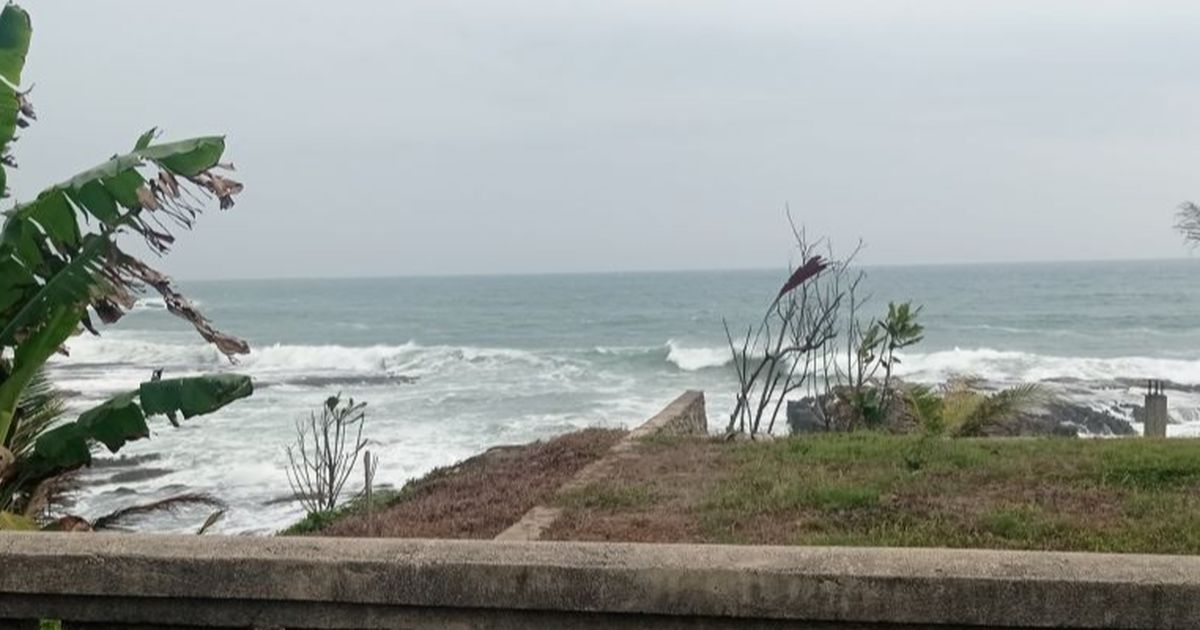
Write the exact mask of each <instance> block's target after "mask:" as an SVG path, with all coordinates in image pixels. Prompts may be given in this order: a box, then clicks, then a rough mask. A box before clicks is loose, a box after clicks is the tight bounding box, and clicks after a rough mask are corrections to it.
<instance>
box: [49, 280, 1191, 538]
mask: <svg viewBox="0 0 1200 630" xmlns="http://www.w3.org/2000/svg"><path fill="white" fill-rule="evenodd" d="M866 272H867V280H866V287H867V289H868V292H870V293H871V294H872V301H871V302H870V305H869V307H868V309H867V310H868V311H869V312H877V313H878V312H883V311H886V307H887V302H888V301H889V300H897V301H902V300H912V301H913V302H914V303H916V304H920V305H922V307H923V310H922V312H921V316H920V319H921V321H922V322H923V323H924V325H925V327H926V338H925V340H924V342H922V343H921V344H920V345H919V346H916V347H914V348H913V349H912V350H911V351H910V352H907V353H905V354H904V355H903V357H902V364H901V366H900V373H901V375H902V376H903V377H904V378H905V379H907V380H912V381H923V382H935V381H940V380H943V379H945V378H946V377H948V376H951V375H956V374H962V375H976V376H980V377H982V378H985V379H987V380H989V381H991V382H993V383H997V384H1003V383H1014V382H1027V381H1037V382H1044V383H1046V385H1047V387H1049V388H1052V389H1054V390H1055V391H1057V392H1058V393H1060V394H1061V395H1063V396H1064V397H1067V398H1070V399H1072V400H1074V401H1078V402H1083V403H1086V404H1088V405H1090V406H1094V407H1096V408H1103V409H1107V410H1110V411H1115V412H1116V413H1128V411H1127V409H1128V406H1129V405H1131V404H1137V403H1140V402H1141V395H1142V385H1140V383H1141V382H1143V381H1144V379H1148V378H1159V379H1166V380H1169V381H1171V382H1172V383H1175V384H1178V387H1173V389H1171V390H1169V391H1168V395H1169V397H1170V412H1171V415H1172V417H1173V419H1174V420H1175V421H1177V423H1176V424H1172V425H1171V426H1170V427H1169V432H1170V435H1173V436H1185V435H1200V413H1198V410H1200V261H1196V260H1173V261H1144V262H1100V263H1054V264H1040V263H1038V264H1035V263H1029V264H1006V265H969V266H968V265H959V266H913V267H879V268H868V269H866ZM785 276H786V272H785V271H783V270H770V271H767V270H760V271H697V272H672V273H606V274H569V275H568V274H563V275H529V276H480V277H437V278H433V277H430V278H370V279H367V278H363V279H329V280H264V281H227V282H218V281H208V282H181V283H180V285H181V287H182V288H183V289H184V291H185V293H187V294H188V295H189V296H190V297H192V298H193V299H194V300H195V301H196V302H197V303H198V304H199V305H200V306H201V310H203V311H204V312H205V313H206V314H207V315H208V316H209V317H210V318H211V319H212V320H213V322H214V323H215V324H216V325H217V326H218V327H219V328H221V329H223V330H226V331H228V332H231V333H234V334H237V335H239V336H242V337H244V338H245V339H247V340H248V341H249V342H250V344H251V346H252V349H253V350H252V352H251V354H250V355H248V356H246V357H243V358H242V359H241V361H240V362H239V364H238V365H230V364H229V362H228V361H226V360H225V359H224V358H223V357H222V356H221V355H219V354H218V353H217V352H216V350H215V349H213V348H211V347H209V346H206V345H205V344H204V343H203V342H202V341H201V340H200V339H199V338H198V337H197V336H196V335H195V333H194V332H193V331H192V330H191V329H190V328H189V327H188V326H187V325H186V324H185V323H184V322H182V321H180V320H177V319H175V318H174V317H172V316H170V315H169V314H167V313H166V312H165V310H164V309H163V305H162V303H161V301H157V300H155V299H152V298H145V299H142V300H141V301H139V303H138V306H137V308H136V309H135V311H134V312H133V313H131V314H130V315H128V316H127V317H126V318H125V319H123V320H122V321H121V322H120V323H119V324H117V325H116V326H114V327H112V328H110V329H108V330H105V331H104V332H103V335H102V336H101V337H99V338H94V337H87V336H84V337H79V338H76V339H75V340H73V341H72V342H71V344H70V350H71V354H70V357H69V358H60V359H56V360H55V361H54V363H53V368H52V374H53V378H54V380H55V381H56V382H57V384H58V385H59V386H60V387H61V388H63V389H65V390H67V391H68V392H69V393H70V394H71V401H72V406H73V407H74V408H75V409H81V408H84V407H86V406H88V405H90V404H93V403H96V402H99V401H101V400H103V399H104V398H106V397H107V396H109V395H111V394H113V393H116V392H119V391H123V390H127V389H131V388H133V387H135V386H136V385H137V383H139V382H140V381H142V380H146V379H148V378H149V377H150V375H151V372H152V371H153V370H155V369H159V368H161V369H163V370H164V371H165V375H166V376H168V377H170V376H183V375H188V374H193V373H197V372H205V371H220V370H236V371H240V372H244V373H248V374H250V375H252V376H253V377H254V379H255V382H256V387H257V390H256V392H255V394H254V396H253V397H251V398H249V399H246V400H243V401H239V402H237V403H235V404H233V405H230V406H229V407H226V408H225V409H223V410H221V411H220V412H218V413H217V414H214V415H211V416H207V417H201V418H194V419H192V420H189V421H187V422H186V423H185V424H184V425H183V426H182V427H181V428H178V429H174V428H172V427H171V426H170V425H169V424H168V423H167V422H166V421H165V420H163V419H158V420H156V421H154V427H155V428H154V432H153V436H152V439H150V440H143V441H140V442H136V443H133V444H130V445H129V446H127V447H126V448H125V449H124V450H123V451H122V453H121V454H122V455H124V456H132V457H147V459H146V460H145V461H143V462H142V464H141V467H140V469H139V470H140V471H141V474H139V475H130V474H128V472H129V471H128V469H122V468H114V467H108V466H98V467H96V468H93V469H91V470H89V471H87V472H86V473H85V474H84V476H83V479H82V482H83V485H82V489H81V491H80V493H79V496H78V497H77V502H76V504H75V505H74V506H73V507H72V508H71V511H72V512H73V513H77V514H80V515H82V516H85V517H88V518H93V517H95V516H98V515H100V514H104V513H107V512H109V511H111V510H114V509H117V508H120V507H123V506H127V505H131V504H134V503H138V502H144V501H148V500H152V499H156V498H162V497H165V496H169V495H171V494H174V493H179V492H183V491H202V492H209V493H211V494H214V495H216V496H217V497H219V498H221V499H222V500H224V501H226V502H227V503H228V504H229V509H228V511H227V513H226V514H225V516H224V518H223V519H222V521H221V522H220V523H219V525H218V526H217V528H216V529H217V530H218V531H222V532H225V533H250V534H267V533H271V532H274V531H276V530H278V529H280V528H283V527H285V526H287V525H288V524H290V523H292V522H294V521H295V520H297V519H298V518H299V517H300V516H301V515H302V514H301V510H300V508H299V506H297V505H296V504H294V503H292V502H289V501H286V497H287V496H288V495H289V493H290V490H289V487H288V482H287V478H286V476H285V462H286V457H285V454H284V447H285V446H286V445H287V444H289V443H290V442H291V440H293V438H294V431H295V430H294V425H295V422H296V421H297V420H298V419H301V418H303V417H305V415H306V414H307V413H309V411H310V410H314V409H317V408H318V407H319V405H320V404H321V403H322V401H323V400H324V399H325V398H326V397H327V396H329V395H331V394H335V393H339V392H340V393H342V394H343V395H345V396H352V397H354V398H355V399H356V400H361V401H366V402H367V403H368V407H367V409H368V415H367V429H366V434H367V437H369V438H370V440H371V441H372V445H371V450H372V451H373V452H374V453H376V454H378V455H379V457H380V464H379V472H378V474H377V477H376V479H377V483H390V484H394V485H396V486H399V485H401V484H403V483H404V482H405V480H407V479H409V478H412V477H414V476H418V475H421V474H423V473H425V472H427V471H429V470H430V469H432V468H434V467H437V466H443V465H446V464H450V463H453V462H455V461H457V460H460V459H463V458H466V457H470V456H472V455H474V454H477V453H479V452H480V451H483V450H485V449H487V448H489V447H492V446H496V445H500V444H513V443H522V442H528V441H531V440H536V439H539V438H546V437H550V436H553V435H556V434H559V433H562V432H565V431H570V430H573V429H578V428H582V427H589V426H608V427H621V426H624V427H631V426H635V425H637V424H638V423H640V422H641V421H642V420H644V419H645V418H647V417H649V416H650V415H651V414H653V413H654V412H656V411H657V410H658V409H660V408H661V407H662V406H664V405H665V404H666V403H667V402H669V401H670V400H672V399H673V398H674V397H675V396H676V395H678V394H679V393H680V392H681V391H683V390H685V389H702V390H704V391H705V392H706V394H707V397H708V413H709V422H710V425H711V426H712V427H714V428H720V427H723V426H724V422H725V420H726V419H727V418H728V414H729V411H730V408H731V405H732V400H733V399H732V390H733V386H732V384H733V380H732V378H733V377H732V373H731V371H730V368H729V366H728V356H729V355H728V351H727V349H726V347H725V342H724V332H723V329H722V325H721V320H722V317H725V318H727V319H728V320H729V321H730V322H731V324H732V325H733V327H734V328H737V327H738V326H739V325H740V326H741V327H744V326H745V325H747V324H749V323H752V322H753V321H755V319H756V317H759V316H760V314H761V311H762V309H763V308H764V306H765V305H766V303H767V302H769V301H770V298H771V297H772V296H773V295H774V292H775V291H776V290H777V289H778V287H779V286H780V285H781V284H782V281H783V280H784V278H785ZM1134 426H1135V428H1140V425H1134ZM154 454H159V457H158V458H156V459H155V458H153V456H154ZM107 457H109V456H108V454H107V453H105V454H104V455H103V457H98V459H104V458H107ZM205 515H206V512H203V511H201V512H199V513H197V512H194V511H183V512H181V513H178V514H174V515H169V514H162V515H157V516H153V517H148V518H145V519H143V520H142V521H140V522H138V523H137V525H136V527H137V528H138V529H141V530H145V531H176V532H178V531H189V530H194V529H195V528H196V527H197V526H198V525H199V522H200V521H202V520H203V518H204V516H205Z"/></svg>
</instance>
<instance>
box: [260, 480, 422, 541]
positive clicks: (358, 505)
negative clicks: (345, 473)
mask: <svg viewBox="0 0 1200 630" xmlns="http://www.w3.org/2000/svg"><path fill="white" fill-rule="evenodd" d="M405 490H410V489H409V485H407V484H406V485H405V486H404V487H403V488H401V489H400V490H388V489H380V490H377V491H376V492H375V494H374V496H372V497H371V504H372V505H373V506H374V507H375V509H377V510H382V509H386V508H388V507H390V506H392V505H394V504H395V503H396V502H397V501H399V500H401V499H402V498H403V497H404V496H405V494H404V493H405ZM410 491H411V490H410ZM366 509H367V502H366V500H365V499H363V498H362V497H361V496H359V497H355V498H353V499H351V500H349V501H346V502H345V503H343V504H342V505H340V506H338V507H337V509H333V510H326V511H324V512H313V513H311V514H307V515H305V517H304V518H302V519H300V520H299V521H297V522H296V523H293V524H292V525H290V526H288V527H287V529H284V530H281V531H280V532H279V533H278V534H277V535H278V536H301V535H304V534H315V533H318V532H320V531H321V530H323V529H325V528H326V527H328V526H329V525H331V524H332V523H334V522H336V521H337V520H338V519H341V518H344V517H346V516H348V515H350V514H358V513H360V512H365V511H366Z"/></svg>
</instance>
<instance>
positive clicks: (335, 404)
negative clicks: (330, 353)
mask: <svg viewBox="0 0 1200 630" xmlns="http://www.w3.org/2000/svg"><path fill="white" fill-rule="evenodd" d="M366 406H367V404H366V403H355V402H354V399H353V398H350V399H348V400H347V401H346V402H345V403H343V402H342V397H341V394H338V395H337V396H330V397H329V398H327V399H326V400H325V404H324V405H323V406H322V407H321V414H320V415H319V416H318V415H317V414H316V413H311V412H310V413H309V416H308V419H307V420H298V421H297V422H296V442H295V444H292V445H291V446H288V447H287V457H288V470H287V473H288V483H289V484H290V485H291V487H292V492H293V493H294V494H295V497H296V500H298V501H300V504H301V505H303V506H304V510H305V511H306V512H308V513H309V514H315V513H318V512H327V511H329V510H332V509H334V508H336V507H337V506H338V503H339V501H340V498H341V495H342V490H343V489H344V488H345V487H346V482H347V481H348V480H349V479H350V474H351V473H353V472H354V467H355V464H357V462H358V460H359V458H360V457H361V455H362V453H363V450H364V449H366V447H367V441H366V440H365V439H363V425H364V424H365V422H366V411H365V409H366Z"/></svg>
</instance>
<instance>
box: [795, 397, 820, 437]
mask: <svg viewBox="0 0 1200 630" xmlns="http://www.w3.org/2000/svg"><path fill="white" fill-rule="evenodd" d="M813 402H814V401H813V399H812V398H804V399H802V400H789V401H788V403H787V423H788V429H789V430H791V433H792V435H800V434H803V433H824V432H825V431H827V430H828V429H827V428H826V427H825V421H824V420H821V417H820V416H819V415H817V410H816V409H815V408H814V407H813Z"/></svg>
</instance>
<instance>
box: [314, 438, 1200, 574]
mask: <svg viewBox="0 0 1200 630" xmlns="http://www.w3.org/2000/svg"><path fill="white" fill-rule="evenodd" d="M560 439H562V438H560ZM636 453H637V456H636V457H634V458H632V459H630V460H629V461H627V462H623V465H622V466H620V467H619V470H617V471H616V472H615V474H614V475H613V476H612V477H611V478H609V479H606V480H604V481H602V482H598V483H595V484H592V485H590V486H587V487H585V488H583V489H582V490H579V491H575V492H571V493H561V492H559V493H554V492H553V491H551V492H549V493H546V492H545V490H544V487H543V488H542V489H541V490H540V491H539V492H538V493H537V494H539V495H543V496H545V497H546V502H548V503H550V504H553V505H557V506H559V507H562V508H564V514H563V516H562V517H561V518H560V519H559V520H558V521H557V522H556V523H555V524H554V525H553V526H552V527H551V529H550V530H549V531H548V532H546V534H545V535H544V536H543V538H549V539H563V540H625V541H645V542H711V543H742V544H756V543H757V544H800V545H864V546H916V547H984V548H1005V549H1046V550H1050V549H1054V550H1081V551H1116V552H1145V553H1200V440H1183V439H1172V440H1143V439H1113V440H1088V439H1082V440H1081V439H1067V438H1014V439H1004V438H980V439H930V438H925V439H922V438H919V437H916V436H893V435H882V434H873V433H857V434H850V435H845V434H839V435H820V436H811V437H801V438H792V439H784V440H776V441H769V442H725V441H721V440H717V439H712V440H690V439H663V438H656V439H651V440H647V441H644V442H643V443H641V444H640V445H639V446H638V448H637V450H636ZM515 456H516V458H517V459H515V460H514V459H510V460H509V461H507V462H504V463H503V464H504V466H505V469H506V470H509V471H512V472H516V473H521V472H522V471H523V473H524V474H528V475H533V476H537V475H539V473H538V472H537V464H536V462H534V461H533V460H532V459H530V460H528V461H519V460H521V455H520V454H519V453H517V454H515ZM481 466H482V467H479V468H476V469H475V470H474V471H473V472H472V473H471V474H472V476H473V477H474V478H477V479H492V480H493V481H498V480H499V479H500V478H497V477H493V476H492V475H491V474H490V473H489V471H488V470H487V467H486V465H483V464H481ZM572 467H573V466H572ZM555 477H556V478H561V477H560V476H555ZM504 478H507V477H504ZM453 479H454V475H453V474H445V473H442V474H441V476H440V477H437V476H435V477H434V478H431V480H427V481H424V482H416V483H417V486H418V487H420V488H421V492H422V493H423V495H422V496H424V497H425V499H424V500H425V501H430V500H434V502H435V503H436V504H437V505H442V506H445V507H446V508H447V509H446V510H444V511H441V512H439V513H438V514H437V515H433V514H431V513H429V512H427V511H426V512H419V513H420V514H421V515H422V516H421V517H420V518H417V519H415V520H413V521H412V522H405V521H406V519H409V520H411V518H410V517H411V515H410V516H406V515H405V513H404V512H403V509H404V508H403V506H405V504H406V503H410V502H411V498H409V499H405V498H403V497H401V498H400V499H399V501H398V502H396V503H395V504H394V505H393V506H392V508H391V511H389V512H387V513H385V516H384V519H385V523H386V525H385V526H384V527H385V528H386V533H385V532H381V534H383V535H394V536H407V535H428V533H429V523H430V522H432V521H436V522H439V523H440V524H439V525H438V526H437V531H438V532H440V533H449V534H450V535H451V536H452V537H468V536H457V535H455V534H454V533H453V531H452V530H453V529H454V528H453V527H452V525H453V524H454V523H456V522H458V521H461V519H462V517H463V514H464V512H463V511H462V510H458V509H455V508H454V507H453V504H454V501H453V500H451V499H452V497H453V496H454V494H456V491H454V490H453V488H454V484H453V483H452V481H453ZM447 484H450V485H447ZM522 496H524V495H522ZM435 497H438V498H436V499H434V498H435ZM492 497H493V498H497V499H498V500H499V501H500V503H503V502H504V501H503V499H502V498H501V497H500V495H498V494H496V493H494V492H493V493H492ZM525 499H526V500H525V501H523V502H522V504H521V506H515V507H514V508H513V509H507V510H499V509H497V508H496V506H495V505H493V506H491V507H490V508H489V509H488V512H489V513H491V514H494V515H499V514H503V516H502V517H501V518H500V519H499V520H505V519H512V520H513V521H515V518H513V516H514V515H519V514H521V513H523V512H524V510H522V509H519V507H525V506H527V505H529V500H530V499H529V497H528V496H525ZM397 509H399V511H397ZM466 513H468V514H469V510H468V512H466ZM504 526H505V525H504V523H499V522H493V523H492V524H491V526H490V527H487V528H482V529H480V528H476V530H477V531H484V530H486V531H485V533H491V532H492V531H500V530H502V529H503V528H504ZM338 530H342V531H338ZM354 530H355V528H348V529H347V528H344V527H342V528H339V527H337V526H336V525H335V526H334V527H333V528H331V529H330V530H327V531H328V532H329V533H352V532H353V531H354ZM359 533H361V530H359ZM475 537H482V536H475Z"/></svg>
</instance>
